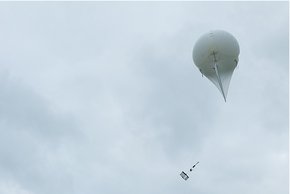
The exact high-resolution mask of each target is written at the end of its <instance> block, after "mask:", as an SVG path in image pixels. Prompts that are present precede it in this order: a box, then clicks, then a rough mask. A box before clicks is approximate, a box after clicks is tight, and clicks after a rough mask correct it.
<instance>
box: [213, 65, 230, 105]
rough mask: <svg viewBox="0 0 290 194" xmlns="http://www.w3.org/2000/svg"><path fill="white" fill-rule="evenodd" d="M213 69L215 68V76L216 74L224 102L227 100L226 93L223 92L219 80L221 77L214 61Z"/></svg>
mask: <svg viewBox="0 0 290 194" xmlns="http://www.w3.org/2000/svg"><path fill="white" fill-rule="evenodd" d="M214 70H215V73H216V76H217V79H218V83H219V86H220V89H221V92H222V94H223V97H224V99H225V102H226V101H227V99H226V95H225V92H224V88H223V84H222V81H221V78H220V75H219V71H218V66H217V64H216V63H215V64H214Z"/></svg>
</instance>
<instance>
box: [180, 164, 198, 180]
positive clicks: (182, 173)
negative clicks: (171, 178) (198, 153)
mask: <svg viewBox="0 0 290 194" xmlns="http://www.w3.org/2000/svg"><path fill="white" fill-rule="evenodd" d="M198 163H199V162H197V163H195V165H193V166H192V168H191V169H190V170H189V171H190V172H191V171H192V170H193V168H194V167H196V165H197V164H198ZM180 176H181V177H182V178H183V179H184V180H187V179H188V178H189V176H188V175H187V174H186V173H185V172H184V171H182V172H181V173H180Z"/></svg>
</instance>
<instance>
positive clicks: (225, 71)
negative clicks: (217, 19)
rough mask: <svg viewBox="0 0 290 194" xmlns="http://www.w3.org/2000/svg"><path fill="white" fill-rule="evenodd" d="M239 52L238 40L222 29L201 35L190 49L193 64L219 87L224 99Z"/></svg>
mask: <svg viewBox="0 0 290 194" xmlns="http://www.w3.org/2000/svg"><path fill="white" fill-rule="evenodd" d="M239 54H240V48H239V44H238V41H237V40H236V39H235V37H233V36H232V35H231V34H230V33H228V32H226V31H222V30H215V31H210V32H208V33H206V34H204V35H203V36H201V37H200V38H199V39H198V40H197V42H196V43H195V45H194V48H193V51H192V58H193V61H194V64H195V65H196V66H197V68H198V69H199V70H200V72H201V73H202V75H204V76H205V77H207V78H208V79H209V80H210V81H211V82H212V83H213V84H214V85H215V86H216V87H217V88H218V89H219V91H220V92H221V93H222V95H223V97H224V100H225V101H226V97H227V93H228V88H229V84H230V81H231V77H232V74H233V72H234V70H235V68H236V66H237V64H238V61H239Z"/></svg>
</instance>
